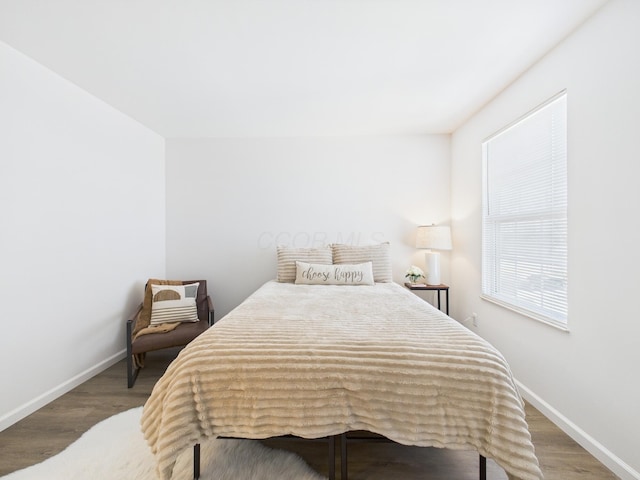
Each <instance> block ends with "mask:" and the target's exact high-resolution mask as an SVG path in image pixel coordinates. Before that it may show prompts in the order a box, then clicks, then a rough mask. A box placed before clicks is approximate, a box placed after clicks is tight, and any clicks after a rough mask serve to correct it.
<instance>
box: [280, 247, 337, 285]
mask: <svg viewBox="0 0 640 480" xmlns="http://www.w3.org/2000/svg"><path fill="white" fill-rule="evenodd" d="M332 259H333V256H332V253H331V247H330V246H328V245H327V246H325V247H319V248H295V247H284V246H278V281H279V282H294V281H295V279H296V261H301V262H309V263H318V264H324V265H331V263H332Z"/></svg>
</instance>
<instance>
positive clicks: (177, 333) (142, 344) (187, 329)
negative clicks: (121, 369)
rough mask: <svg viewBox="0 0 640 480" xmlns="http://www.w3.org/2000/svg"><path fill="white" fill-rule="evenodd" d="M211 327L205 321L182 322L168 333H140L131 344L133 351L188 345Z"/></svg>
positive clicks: (134, 352)
mask: <svg viewBox="0 0 640 480" xmlns="http://www.w3.org/2000/svg"><path fill="white" fill-rule="evenodd" d="M208 327H209V324H208V323H207V322H204V321H202V320H201V321H199V322H194V323H181V324H180V325H178V326H177V327H176V328H175V329H174V330H172V331H170V332H166V333H149V334H146V335H140V336H139V337H138V338H136V339H135V340H134V341H133V342H132V344H131V349H132V351H131V353H133V354H136V353H143V352H150V351H152V350H160V349H162V348H169V347H179V346H182V345H186V344H187V343H189V342H190V341H191V340H193V339H194V338H195V337H197V336H198V335H200V334H201V333H202V332H204V331H205V330H206V329H207V328H208Z"/></svg>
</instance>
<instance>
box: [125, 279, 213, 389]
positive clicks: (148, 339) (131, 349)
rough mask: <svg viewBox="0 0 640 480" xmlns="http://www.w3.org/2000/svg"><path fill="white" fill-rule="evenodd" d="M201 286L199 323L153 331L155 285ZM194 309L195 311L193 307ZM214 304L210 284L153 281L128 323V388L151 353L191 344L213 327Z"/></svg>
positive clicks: (190, 281) (163, 327)
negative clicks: (208, 291)
mask: <svg viewBox="0 0 640 480" xmlns="http://www.w3.org/2000/svg"><path fill="white" fill-rule="evenodd" d="M193 283H198V284H199V285H198V290H197V293H196V295H195V301H196V308H197V317H198V320H197V321H190V322H179V323H177V325H176V324H175V323H167V324H159V325H155V328H154V327H149V325H150V318H151V312H152V304H153V294H152V288H151V285H189V284H193ZM192 308H193V307H192ZM213 313H214V309H213V302H212V301H211V297H210V296H209V295H208V293H207V281H206V280H189V281H167V280H149V281H148V282H147V284H146V286H145V295H144V301H143V302H142V303H141V304H140V305H139V306H138V308H137V309H136V311H135V313H134V314H133V315H132V316H131V317H130V318H128V319H127V325H126V327H127V328H126V342H127V387H128V388H131V387H133V385H134V383H135V381H136V379H137V377H138V373H139V372H140V369H141V368H142V367H143V366H144V357H145V354H146V353H147V352H151V351H153V350H160V349H163V348H170V347H178V346H184V345H186V344H188V343H189V342H190V341H191V340H193V339H194V338H196V337H197V336H198V335H200V334H201V333H202V332H204V331H205V330H206V329H207V328H209V327H210V326H211V325H213Z"/></svg>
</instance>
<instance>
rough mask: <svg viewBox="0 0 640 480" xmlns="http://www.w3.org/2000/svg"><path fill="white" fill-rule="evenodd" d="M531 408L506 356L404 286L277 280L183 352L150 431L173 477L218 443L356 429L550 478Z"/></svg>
mask: <svg viewBox="0 0 640 480" xmlns="http://www.w3.org/2000/svg"><path fill="white" fill-rule="evenodd" d="M523 407H524V405H523V401H522V399H521V397H520V395H519V393H518V391H517V388H516V386H515V384H514V380H513V378H512V375H511V372H510V369H509V366H508V365H507V363H506V361H505V359H504V358H503V357H502V355H501V354H500V353H499V352H498V351H497V350H496V349H495V348H493V347H492V346H491V345H490V344H489V343H487V342H486V341H484V340H483V339H481V338H480V337H478V336H477V335H475V334H474V333H472V332H470V331H469V330H468V329H466V328H465V327H463V326H462V325H460V324H459V323H458V322H456V321H455V320H453V319H451V318H450V317H448V316H447V315H445V314H444V313H442V312H440V311H439V310H437V309H435V308H434V307H432V306H431V305H430V304H428V303H427V302H425V301H423V300H422V299H420V298H418V297H417V296H415V295H414V294H413V293H411V292H409V291H407V290H406V289H405V288H403V287H401V286H400V285H398V284H396V283H392V282H384V283H379V282H375V283H374V284H373V285H357V286H352V285H299V284H295V283H286V282H280V281H275V280H274V281H269V282H267V283H266V284H264V285H263V286H261V287H260V288H259V289H258V290H257V291H256V292H254V293H253V294H252V295H251V296H250V297H249V298H247V299H246V300H245V301H244V302H243V303H242V304H240V305H239V306H238V307H236V308H235V309H234V310H233V311H231V312H230V313H229V314H228V315H226V316H225V317H224V318H222V319H221V320H219V321H218V322H217V323H215V324H214V326H213V327H211V328H210V329H209V330H207V331H206V332H205V333H204V334H202V335H200V336H199V337H198V338H197V339H196V340H194V341H193V342H192V343H191V344H190V345H189V346H187V347H186V348H185V349H184V350H182V352H181V353H180V354H179V356H178V357H177V359H176V360H175V361H174V362H173V363H172V364H171V365H170V366H169V367H168V369H167V371H166V372H165V374H164V375H163V376H162V377H161V379H160V380H159V381H158V383H157V384H156V385H155V387H154V389H153V392H152V394H151V396H150V398H149V399H148V401H147V402H146V404H145V407H144V411H143V418H142V429H143V432H144V435H145V438H146V439H147V441H148V443H149V445H150V447H151V450H152V452H153V453H154V454H155V456H156V460H157V466H158V473H159V475H160V477H161V478H162V479H165V480H167V479H170V478H171V474H172V469H173V466H174V464H175V461H176V458H177V456H178V455H179V454H180V453H181V452H182V451H184V450H185V449H187V448H190V447H191V446H193V445H194V444H196V443H199V442H201V441H202V440H204V439H206V438H207V437H236V438H248V439H264V438H269V437H275V436H282V435H294V436H298V437H302V438H322V437H328V436H332V435H339V434H342V433H344V432H349V431H368V432H372V433H375V434H380V435H383V436H384V437H386V438H388V439H390V440H392V441H395V442H398V443H401V444H405V445H416V446H433V447H442V448H450V449H467V450H475V451H477V452H478V453H479V454H480V455H482V456H484V457H487V458H492V459H494V460H495V461H496V462H497V463H498V464H499V465H500V466H501V467H502V468H503V469H504V470H505V471H506V472H507V475H508V476H509V478H511V479H519V480H539V479H541V478H542V473H541V471H540V469H539V466H538V461H537V458H536V456H535V452H534V447H533V444H532V442H531V437H530V434H529V431H528V427H527V423H526V420H525V414H524V408H523Z"/></svg>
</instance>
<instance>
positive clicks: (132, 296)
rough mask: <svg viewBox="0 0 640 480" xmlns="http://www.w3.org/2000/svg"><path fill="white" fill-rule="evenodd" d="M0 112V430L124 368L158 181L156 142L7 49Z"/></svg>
mask: <svg viewBox="0 0 640 480" xmlns="http://www.w3.org/2000/svg"><path fill="white" fill-rule="evenodd" d="M0 106H1V107H0V132H1V133H0V272H1V273H0V319H1V324H2V333H0V384H1V385H2V394H1V395H0V430H2V429H4V428H6V427H7V426H9V425H11V424H12V423H15V422H16V421H18V420H19V419H20V418H22V417H23V416H25V415H27V414H29V413H31V412H32V411H34V410H36V409H37V408H39V407H40V406H42V405H44V404H45V403H47V402H48V401H50V400H53V399H54V398H55V397H57V396H59V395H61V394H62V393H64V392H65V391H67V390H69V389H70V388H72V387H73V386H75V385H77V384H79V383H81V381H82V380H84V379H86V378H88V377H90V376H92V375H93V374H95V373H97V372H98V371H99V370H100V369H102V368H106V367H107V366H109V364H111V363H113V362H114V361H116V360H118V359H119V358H122V357H123V353H122V352H123V349H124V347H125V344H124V319H125V317H126V316H127V315H128V314H129V312H130V311H131V310H132V309H133V308H134V307H135V304H136V302H138V301H140V298H141V291H142V288H143V285H144V281H145V280H146V278H147V277H148V276H152V275H158V276H163V275H164V274H165V240H164V235H165V219H164V216H165V205H164V203H165V193H164V176H165V172H164V139H162V137H160V136H158V135H157V134H155V133H153V132H151V131H150V130H148V129H147V128H145V127H143V126H141V125H140V124H138V123H136V122H134V121H133V120H131V119H130V118H128V117H126V116H124V115H122V114H121V113H119V112H117V111H116V110H114V109H113V108H111V107H109V106H108V105H106V104H105V103H103V102H102V101H100V100H98V99H96V98H94V97H92V96H90V95H89V94H87V93H86V92H84V91H83V90H80V89H79V88H78V87H76V86H75V85H73V84H71V83H69V82H67V81H65V80H64V79H62V78H60V77H59V76H57V75H55V74H54V73H52V72H51V71H49V70H47V69H46V68H44V67H43V66H41V65H39V64H37V63H36V62H34V61H32V60H30V59H29V58H27V57H26V56H24V55H22V54H21V53H18V52H17V51H15V50H13V49H12V48H10V47H9V46H7V45H6V44H4V43H0ZM123 375H124V372H123ZM122 387H123V388H126V386H125V377H124V376H123V378H122Z"/></svg>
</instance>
